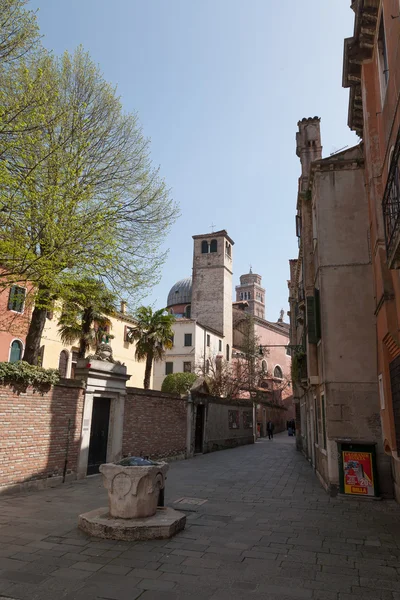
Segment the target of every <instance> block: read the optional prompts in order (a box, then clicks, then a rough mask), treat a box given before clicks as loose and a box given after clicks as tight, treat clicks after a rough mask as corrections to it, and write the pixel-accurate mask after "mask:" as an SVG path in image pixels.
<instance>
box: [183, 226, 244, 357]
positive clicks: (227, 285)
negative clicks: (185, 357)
mask: <svg viewBox="0 0 400 600" xmlns="http://www.w3.org/2000/svg"><path fill="white" fill-rule="evenodd" d="M193 240H194V248H193V278H192V318H194V319H196V320H197V321H198V322H199V324H200V325H203V326H204V327H210V329H214V330H215V331H217V332H219V333H220V334H221V335H223V337H224V339H223V344H224V353H223V354H224V358H225V359H227V360H230V358H231V354H232V273H233V272H232V258H233V254H232V248H233V245H234V242H233V240H232V239H231V238H230V237H229V235H228V233H227V232H226V231H225V229H223V230H221V231H215V232H213V233H206V234H203V235H194V236H193Z"/></svg>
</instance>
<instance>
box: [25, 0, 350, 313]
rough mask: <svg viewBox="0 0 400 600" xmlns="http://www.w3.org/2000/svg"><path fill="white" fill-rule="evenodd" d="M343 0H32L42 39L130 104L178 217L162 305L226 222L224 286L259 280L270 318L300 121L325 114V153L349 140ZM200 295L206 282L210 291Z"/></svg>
mask: <svg viewBox="0 0 400 600" xmlns="http://www.w3.org/2000/svg"><path fill="white" fill-rule="evenodd" d="M349 4H350V1H349V0H340V1H335V2H332V1H329V0H301V1H299V0H288V1H286V2H276V1H275V0H114V1H113V2H111V1H110V0H32V1H31V6H32V7H33V8H40V11H39V25H40V27H41V30H42V33H43V34H44V44H45V46H46V47H48V48H50V49H52V50H54V52H56V53H61V52H63V51H64V50H65V49H68V50H73V49H74V47H76V46H77V45H78V44H83V46H84V47H85V49H86V50H88V51H89V52H90V54H91V56H92V58H93V59H94V60H95V62H97V63H99V65H100V67H101V68H102V70H103V72H104V75H105V77H106V78H107V79H108V80H109V81H111V82H113V83H115V84H117V86H118V91H119V93H120V95H121V97H122V101H123V105H124V107H125V109H126V110H127V111H129V112H132V111H137V112H138V114H139V117H140V120H141V123H142V125H143V129H144V132H145V134H146V135H147V136H149V137H150V138H151V140H152V157H153V161H154V164H155V165H160V166H161V172H162V175H163V177H164V178H165V180H166V182H167V185H168V187H170V188H171V191H172V195H173V197H174V198H175V200H177V201H178V202H179V204H180V207H181V212H182V216H181V217H180V218H179V220H178V221H177V222H176V224H175V225H174V227H173V230H172V232H171V234H170V235H169V237H168V239H167V246H168V247H169V248H170V253H169V257H168V260H167V262H166V264H165V267H164V271H163V277H162V280H161V283H160V284H159V285H157V286H156V287H155V288H154V289H153V291H152V293H151V294H150V295H149V296H148V297H147V299H146V303H154V304H155V305H156V306H157V307H162V306H163V305H165V303H166V296H167V294H168V291H169V289H170V287H171V286H172V285H173V284H174V282H175V281H177V280H178V279H181V278H183V277H187V276H189V275H191V266H192V235H193V234H199V233H205V232H209V231H210V225H211V223H214V224H215V225H216V228H217V229H224V228H225V229H227V231H228V232H229V235H230V236H231V237H232V238H233V240H234V241H235V246H234V249H233V250H234V285H235V284H237V283H238V282H239V281H238V280H239V276H240V275H241V274H242V273H246V272H248V269H249V264H252V265H253V271H254V272H257V273H259V274H260V275H262V277H263V283H264V287H265V288H266V302H267V318H268V319H270V320H276V319H277V318H278V316H279V310H280V309H281V308H284V309H285V310H286V309H287V297H288V289H287V279H288V277H289V267H288V260H289V258H295V257H296V256H297V251H298V249H297V238H296V236H295V226H294V215H295V206H296V194H297V180H298V177H299V173H300V165H299V161H298V158H297V157H296V154H295V133H296V130H297V121H298V120H299V119H301V118H303V117H309V116H315V115H318V116H320V117H321V118H322V122H321V126H322V142H323V146H324V156H326V155H329V154H330V153H331V152H333V151H335V150H339V149H340V148H342V147H343V146H346V145H352V144H354V143H356V142H357V138H356V136H355V135H354V134H353V133H351V132H350V130H349V129H348V128H347V103H348V90H344V89H342V87H341V73H342V57H343V39H344V38H345V37H349V36H351V35H352V31H353V18H354V13H353V12H352V11H351V10H350V8H349ZM210 292H211V290H210Z"/></svg>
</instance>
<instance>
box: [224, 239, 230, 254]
mask: <svg viewBox="0 0 400 600" xmlns="http://www.w3.org/2000/svg"><path fill="white" fill-rule="evenodd" d="M225 252H226V254H227V255H228V256H229V257H230V256H231V245H230V244H229V243H228V242H225Z"/></svg>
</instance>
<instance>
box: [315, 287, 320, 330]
mask: <svg viewBox="0 0 400 600" xmlns="http://www.w3.org/2000/svg"><path fill="white" fill-rule="evenodd" d="M314 297H315V330H316V334H317V339H318V340H320V339H321V302H320V294H319V290H317V289H315V290H314Z"/></svg>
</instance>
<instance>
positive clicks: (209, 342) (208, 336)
mask: <svg viewBox="0 0 400 600" xmlns="http://www.w3.org/2000/svg"><path fill="white" fill-rule="evenodd" d="M210 344H211V337H210V334H208V333H207V346H208V347H210Z"/></svg>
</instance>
